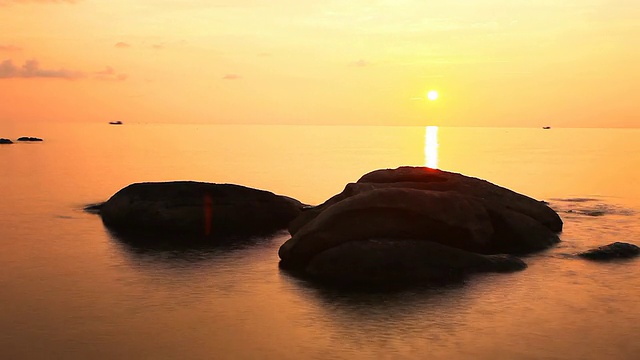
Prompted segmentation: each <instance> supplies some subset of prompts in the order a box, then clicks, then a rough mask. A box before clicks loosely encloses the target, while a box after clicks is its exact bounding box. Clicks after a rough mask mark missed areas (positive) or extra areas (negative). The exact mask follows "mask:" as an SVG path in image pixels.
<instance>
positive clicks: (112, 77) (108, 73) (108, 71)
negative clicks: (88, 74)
mask: <svg viewBox="0 0 640 360" xmlns="http://www.w3.org/2000/svg"><path fill="white" fill-rule="evenodd" d="M94 75H95V79H97V80H105V81H124V80H127V78H128V77H129V76H128V75H127V74H122V73H118V72H117V71H116V70H115V69H114V68H112V67H111V66H106V67H105V68H104V70H100V71H96V72H95V73H94Z"/></svg>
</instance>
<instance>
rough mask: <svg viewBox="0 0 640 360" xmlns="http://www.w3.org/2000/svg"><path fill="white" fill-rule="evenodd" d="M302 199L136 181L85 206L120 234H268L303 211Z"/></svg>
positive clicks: (180, 183)
mask: <svg viewBox="0 0 640 360" xmlns="http://www.w3.org/2000/svg"><path fill="white" fill-rule="evenodd" d="M302 207H303V204H301V203H300V202H299V201H297V200H295V199H292V198H289V197H285V196H279V195H275V194H273V193H271V192H268V191H263V190H257V189H252V188H248V187H244V186H240V185H233V184H212V183H202V182H192V181H176V182H159V183H137V184H132V185H129V186H127V187H125V188H124V189H122V190H120V191H118V192H117V193H116V194H115V195H113V196H112V197H111V198H110V199H109V200H108V201H107V202H105V203H103V204H94V205H90V206H89V207H87V211H92V212H99V214H100V215H101V216H102V220H103V222H104V224H105V225H106V226H107V227H108V228H110V229H112V230H114V231H116V232H119V233H141V234H179V235H185V236H208V235H210V236H218V235H221V236H226V235H229V236H233V235H265V234H269V233H272V232H275V231H277V230H280V229H284V228H286V226H287V224H288V223H289V222H290V221H291V220H292V219H293V218H295V217H296V216H298V215H299V214H300V211H301V209H302Z"/></svg>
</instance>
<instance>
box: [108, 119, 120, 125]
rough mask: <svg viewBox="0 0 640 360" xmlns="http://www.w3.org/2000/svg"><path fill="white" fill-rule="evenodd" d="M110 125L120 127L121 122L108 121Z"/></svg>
mask: <svg viewBox="0 0 640 360" xmlns="http://www.w3.org/2000/svg"><path fill="white" fill-rule="evenodd" d="M109 124H110V125H122V121H120V120H118V121H109Z"/></svg>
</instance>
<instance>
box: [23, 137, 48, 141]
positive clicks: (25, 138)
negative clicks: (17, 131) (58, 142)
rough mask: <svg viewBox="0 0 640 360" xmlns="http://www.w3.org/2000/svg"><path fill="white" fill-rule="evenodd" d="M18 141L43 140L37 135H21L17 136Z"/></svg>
mask: <svg viewBox="0 0 640 360" xmlns="http://www.w3.org/2000/svg"><path fill="white" fill-rule="evenodd" d="M18 141H43V140H42V139H40V138H37V137H30V136H23V137H20V138H18Z"/></svg>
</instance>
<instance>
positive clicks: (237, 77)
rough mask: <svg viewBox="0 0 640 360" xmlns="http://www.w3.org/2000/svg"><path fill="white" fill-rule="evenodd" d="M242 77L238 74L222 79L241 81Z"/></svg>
mask: <svg viewBox="0 0 640 360" xmlns="http://www.w3.org/2000/svg"><path fill="white" fill-rule="evenodd" d="M241 78H242V77H241V76H240V75H238V74H227V75H225V76H223V77H222V79H223V80H238V79H241Z"/></svg>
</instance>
